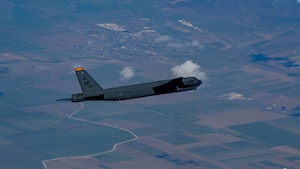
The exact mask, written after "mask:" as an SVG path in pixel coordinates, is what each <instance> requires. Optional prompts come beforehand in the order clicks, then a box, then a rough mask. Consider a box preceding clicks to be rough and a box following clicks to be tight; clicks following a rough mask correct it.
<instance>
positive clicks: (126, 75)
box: [120, 66, 135, 80]
mask: <svg viewBox="0 0 300 169" xmlns="http://www.w3.org/2000/svg"><path fill="white" fill-rule="evenodd" d="M120 73H121V79H123V80H128V79H131V78H132V77H134V76H135V73H134V70H133V67H130V66H126V67H124V68H123V70H122V71H120Z"/></svg>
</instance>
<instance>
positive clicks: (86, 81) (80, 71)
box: [74, 67, 103, 93]
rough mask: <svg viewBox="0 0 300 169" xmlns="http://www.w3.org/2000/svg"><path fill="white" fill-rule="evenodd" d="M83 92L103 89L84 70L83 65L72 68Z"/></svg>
mask: <svg viewBox="0 0 300 169" xmlns="http://www.w3.org/2000/svg"><path fill="white" fill-rule="evenodd" d="M74 70H75V72H76V76H77V78H78V81H79V84H80V87H81V90H82V92H83V93H92V92H97V91H100V90H103V88H102V87H101V86H100V85H99V84H98V83H97V82H96V81H95V80H94V79H93V78H92V77H91V76H90V75H89V74H88V72H87V71H85V70H84V68H83V67H77V68H75V69H74Z"/></svg>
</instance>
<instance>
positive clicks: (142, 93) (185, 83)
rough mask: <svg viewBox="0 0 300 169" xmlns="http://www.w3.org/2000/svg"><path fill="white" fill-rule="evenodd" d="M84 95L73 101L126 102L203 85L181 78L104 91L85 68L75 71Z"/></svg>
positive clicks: (74, 97) (191, 78)
mask: <svg viewBox="0 0 300 169" xmlns="http://www.w3.org/2000/svg"><path fill="white" fill-rule="evenodd" d="M74 70H75V72H76V75H77V78H78V81H79V84H80V87H81V90H82V93H77V94H72V101H73V102H79V101H85V100H126V99H133V98H139V97H146V96H153V95H159V94H167V93H173V92H182V91H187V90H196V89H197V87H198V86H200V84H201V83H202V81H201V80H198V79H197V78H195V77H179V78H175V79H170V80H160V81H156V82H149V83H141V84H135V85H129V86H121V87H116V88H109V89H103V88H102V87H101V86H100V85H99V84H98V83H97V82H96V81H95V80H94V79H93V78H92V77H91V76H90V75H89V74H88V72H87V71H85V69H84V68H82V67H78V68H75V69H74Z"/></svg>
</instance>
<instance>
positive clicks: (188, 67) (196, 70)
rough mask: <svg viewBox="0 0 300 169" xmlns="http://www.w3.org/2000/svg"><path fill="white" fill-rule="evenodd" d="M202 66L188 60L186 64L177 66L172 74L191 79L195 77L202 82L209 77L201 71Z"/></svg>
mask: <svg viewBox="0 0 300 169" xmlns="http://www.w3.org/2000/svg"><path fill="white" fill-rule="evenodd" d="M200 68H201V67H200V65H198V64H196V63H194V62H193V61H191V60H187V61H185V62H184V63H182V64H180V65H177V66H175V67H173V68H172V69H171V71H172V73H173V75H174V76H176V77H181V76H182V77H189V76H194V77H196V78H198V79H200V80H207V79H208V77H207V75H206V73H205V72H203V71H201V69H200Z"/></svg>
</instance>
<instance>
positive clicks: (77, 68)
mask: <svg viewBox="0 0 300 169" xmlns="http://www.w3.org/2000/svg"><path fill="white" fill-rule="evenodd" d="M74 70H75V71H76V72H77V71H81V70H84V68H83V67H76V68H74Z"/></svg>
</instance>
